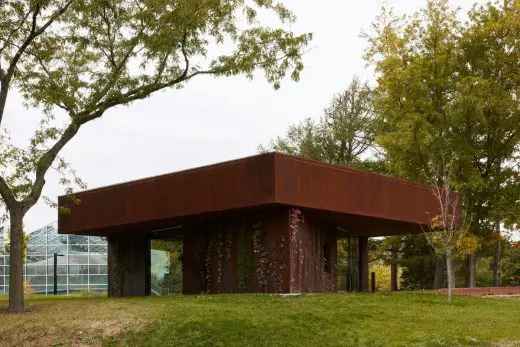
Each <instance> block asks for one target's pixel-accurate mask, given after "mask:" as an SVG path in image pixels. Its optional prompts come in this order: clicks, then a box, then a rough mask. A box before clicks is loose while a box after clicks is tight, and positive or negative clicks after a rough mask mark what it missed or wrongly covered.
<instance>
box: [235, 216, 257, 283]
mask: <svg viewBox="0 0 520 347" xmlns="http://www.w3.org/2000/svg"><path fill="white" fill-rule="evenodd" d="M249 235H250V232H249V230H248V229H247V228H246V227H245V223H242V228H241V230H240V235H239V238H238V243H237V248H238V251H237V255H238V261H237V279H238V291H239V292H241V293H242V292H245V291H246V290H247V287H248V285H249V282H250V279H251V275H252V272H253V270H254V263H253V259H252V253H253V251H252V247H251V246H252V243H251V242H250V241H251V239H250V238H249Z"/></svg>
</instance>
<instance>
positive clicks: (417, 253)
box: [399, 234, 437, 290]
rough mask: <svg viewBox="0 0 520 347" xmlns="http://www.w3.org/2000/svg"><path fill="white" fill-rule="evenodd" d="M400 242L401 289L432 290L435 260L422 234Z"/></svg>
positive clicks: (404, 238)
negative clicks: (401, 244) (401, 243)
mask: <svg viewBox="0 0 520 347" xmlns="http://www.w3.org/2000/svg"><path fill="white" fill-rule="evenodd" d="M402 242H403V246H402V253H401V254H402V256H401V259H400V262H399V263H400V265H401V266H403V267H404V268H403V272H402V275H401V278H402V284H403V287H404V288H405V289H408V290H418V289H431V288H433V280H434V273H435V268H436V263H437V259H436V257H435V253H434V251H433V249H432V247H431V246H430V245H429V243H428V240H427V239H426V237H425V236H424V235H422V234H421V235H410V236H405V237H403V239H402Z"/></svg>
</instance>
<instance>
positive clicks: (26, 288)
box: [23, 281, 34, 295]
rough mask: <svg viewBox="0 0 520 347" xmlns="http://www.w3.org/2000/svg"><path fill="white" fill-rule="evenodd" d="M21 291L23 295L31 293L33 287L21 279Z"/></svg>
mask: <svg viewBox="0 0 520 347" xmlns="http://www.w3.org/2000/svg"><path fill="white" fill-rule="evenodd" d="M23 292H24V294H25V295H27V294H32V293H33V292H34V289H33V287H31V285H30V284H29V283H27V281H23Z"/></svg>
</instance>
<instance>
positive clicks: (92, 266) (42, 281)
mask: <svg viewBox="0 0 520 347" xmlns="http://www.w3.org/2000/svg"><path fill="white" fill-rule="evenodd" d="M3 233H4V230H3V229H2V227H0V294H4V293H7V292H8V291H9V256H8V254H7V253H6V250H5V248H4V247H3V244H2V241H3V239H2V235H3ZM68 242H69V243H68ZM54 253H59V254H63V256H58V258H57V275H58V276H57V279H58V292H59V293H60V294H63V293H70V292H74V291H78V290H85V291H86V290H106V289H107V275H106V273H107V242H106V239H105V238H102V237H98V236H82V235H58V233H57V225H56V223H53V224H50V225H47V226H44V227H42V228H40V229H38V230H35V231H33V232H32V233H29V240H28V244H27V257H26V262H25V266H24V275H25V281H26V283H27V286H28V288H27V289H28V290H29V291H30V292H31V293H41V294H45V293H48V294H52V293H53V290H54V287H53V285H54Z"/></svg>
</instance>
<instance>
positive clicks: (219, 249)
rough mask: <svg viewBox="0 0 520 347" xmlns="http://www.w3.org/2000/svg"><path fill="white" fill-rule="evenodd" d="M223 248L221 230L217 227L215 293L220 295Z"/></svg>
mask: <svg viewBox="0 0 520 347" xmlns="http://www.w3.org/2000/svg"><path fill="white" fill-rule="evenodd" d="M223 247H224V237H223V230H222V228H220V227H219V229H218V230H217V241H216V251H217V293H220V286H221V284H222V258H224V253H223V252H222V249H223Z"/></svg>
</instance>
